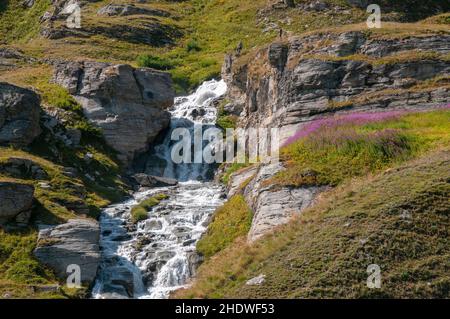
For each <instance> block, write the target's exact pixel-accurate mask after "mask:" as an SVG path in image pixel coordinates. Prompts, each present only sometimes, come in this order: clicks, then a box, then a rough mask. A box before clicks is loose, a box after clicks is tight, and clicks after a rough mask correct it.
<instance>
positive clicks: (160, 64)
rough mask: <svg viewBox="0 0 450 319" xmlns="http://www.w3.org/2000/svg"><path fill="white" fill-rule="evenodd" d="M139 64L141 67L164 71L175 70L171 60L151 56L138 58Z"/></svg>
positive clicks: (145, 55)
mask: <svg viewBox="0 0 450 319" xmlns="http://www.w3.org/2000/svg"><path fill="white" fill-rule="evenodd" d="M137 64H138V66H140V67H146V68H153V69H157V70H163V71H167V70H170V69H173V68H174V65H173V64H172V62H171V61H170V60H168V59H164V58H161V57H158V56H153V55H149V54H144V55H140V56H138V58H137Z"/></svg>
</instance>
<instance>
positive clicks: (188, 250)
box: [93, 80, 226, 298]
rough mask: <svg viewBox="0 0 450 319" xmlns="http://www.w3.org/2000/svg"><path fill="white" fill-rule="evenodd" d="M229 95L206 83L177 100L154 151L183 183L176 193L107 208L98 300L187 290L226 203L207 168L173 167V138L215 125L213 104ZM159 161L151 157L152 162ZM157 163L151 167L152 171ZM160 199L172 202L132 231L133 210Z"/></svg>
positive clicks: (103, 220) (139, 194) (164, 190)
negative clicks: (206, 236)
mask: <svg viewBox="0 0 450 319" xmlns="http://www.w3.org/2000/svg"><path fill="white" fill-rule="evenodd" d="M225 91H226V84H225V83H224V81H215V80H212V81H207V82H204V83H203V84H202V85H201V86H200V87H199V88H198V89H197V90H196V92H195V93H193V94H192V95H189V96H185V97H178V98H176V99H175V103H174V106H173V108H172V109H171V110H170V112H171V114H172V119H171V127H170V131H169V132H168V133H167V135H166V138H165V139H164V141H163V143H161V144H160V145H158V146H156V147H155V154H154V155H155V156H156V158H158V159H159V160H160V161H163V162H164V163H165V167H164V171H163V172H162V174H161V175H163V176H164V177H171V178H176V179H177V180H179V181H180V183H179V184H178V186H176V187H160V188H154V189H150V190H146V191H144V192H137V193H135V194H134V196H133V198H132V199H129V200H127V201H125V202H123V203H120V204H116V205H112V206H110V207H108V208H106V209H105V210H104V211H103V213H102V216H101V218H100V225H101V230H102V236H101V240H100V243H101V247H102V263H101V266H100V270H99V274H98V276H97V280H96V283H95V286H94V289H93V297H94V298H124V297H134V298H167V297H168V295H169V293H170V292H171V291H173V290H175V289H178V288H181V287H183V286H184V285H186V284H187V282H188V280H189V279H190V278H191V277H192V275H193V273H194V267H195V264H196V262H197V258H198V256H197V254H196V252H195V245H196V243H197V241H198V239H200V237H201V235H202V234H203V233H204V231H205V230H206V227H207V223H208V221H209V219H210V217H211V214H212V213H213V211H214V210H215V208H216V207H217V206H219V205H220V204H221V203H222V199H221V193H222V192H221V187H220V186H219V185H216V184H214V183H213V182H211V181H208V172H209V171H210V170H211V166H210V165H207V164H194V163H193V164H174V163H173V161H172V160H171V158H170V151H171V146H172V145H171V138H170V136H171V132H172V130H174V129H176V128H177V127H186V128H189V129H190V130H193V127H194V124H200V123H201V124H203V125H210V126H212V125H214V124H215V121H216V117H217V110H216V108H215V107H214V105H213V102H214V101H215V100H216V99H217V98H218V97H220V96H222V95H223V94H224V93H225ZM154 158H155V157H153V159H154ZM152 165H153V160H150V163H147V169H146V171H147V170H149V171H150V172H151V171H152V168H153V167H152ZM156 193H166V194H168V195H169V196H170V197H169V199H167V200H164V201H162V202H161V203H160V204H159V205H158V206H157V207H155V208H154V209H153V210H152V211H151V212H149V218H148V219H147V220H145V221H141V222H139V223H138V225H137V227H136V228H135V229H133V227H130V222H129V218H130V210H131V208H132V207H133V206H134V205H136V204H137V203H138V202H140V201H141V200H142V199H144V198H147V197H149V196H151V195H152V194H156Z"/></svg>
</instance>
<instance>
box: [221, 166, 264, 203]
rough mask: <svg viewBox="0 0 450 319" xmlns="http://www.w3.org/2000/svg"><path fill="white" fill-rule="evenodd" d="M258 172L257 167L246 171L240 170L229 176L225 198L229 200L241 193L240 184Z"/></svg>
mask: <svg viewBox="0 0 450 319" xmlns="http://www.w3.org/2000/svg"><path fill="white" fill-rule="evenodd" d="M257 171H258V167H257V166H251V167H249V168H247V169H244V170H240V171H238V172H235V173H233V174H231V175H230V178H229V182H228V185H227V188H228V193H227V197H228V198H231V197H232V196H234V195H236V194H237V193H239V191H241V187H242V184H243V183H244V182H246V181H247V180H248V179H249V178H251V177H252V176H254V175H255V174H256V172H257Z"/></svg>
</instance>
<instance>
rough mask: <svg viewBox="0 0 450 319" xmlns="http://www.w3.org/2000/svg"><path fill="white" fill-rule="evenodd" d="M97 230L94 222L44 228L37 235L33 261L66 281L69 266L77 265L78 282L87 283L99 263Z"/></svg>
mask: <svg viewBox="0 0 450 319" xmlns="http://www.w3.org/2000/svg"><path fill="white" fill-rule="evenodd" d="M99 238H100V227H99V224H98V223H97V222H96V221H94V220H89V219H71V220H69V221H68V222H67V223H65V224H62V225H58V226H53V227H47V228H44V229H42V230H41V231H40V232H39V237H38V244H37V248H36V249H35V251H34V255H35V256H36V258H37V259H38V260H39V261H40V262H41V263H43V264H45V265H47V266H48V267H50V268H51V269H53V270H54V271H55V273H56V275H57V276H58V278H60V279H61V280H66V279H67V277H68V276H69V275H70V273H68V272H67V271H68V266H69V265H78V266H80V270H81V274H80V275H81V282H82V283H84V284H87V285H89V284H91V283H92V282H93V281H94V279H95V276H96V274H97V268H98V265H99V262H100V250H99Z"/></svg>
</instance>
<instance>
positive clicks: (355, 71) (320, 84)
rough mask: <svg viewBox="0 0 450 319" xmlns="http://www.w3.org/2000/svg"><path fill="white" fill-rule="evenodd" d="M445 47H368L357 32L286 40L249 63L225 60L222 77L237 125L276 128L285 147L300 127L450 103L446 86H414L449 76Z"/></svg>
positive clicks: (418, 42) (439, 42)
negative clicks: (339, 116) (358, 113)
mask: <svg viewBox="0 0 450 319" xmlns="http://www.w3.org/2000/svg"><path fill="white" fill-rule="evenodd" d="M449 40H450V37H449V36H431V37H417V38H415V37H409V38H406V39H403V40H373V39H369V38H367V36H366V35H365V34H364V33H363V32H346V33H341V34H328V35H323V34H321V35H312V36H306V37H292V38H289V39H286V40H283V41H280V42H275V43H272V44H271V45H269V46H268V47H266V48H264V49H262V50H260V51H258V52H257V53H256V54H255V55H254V56H251V57H243V58H241V59H236V58H234V57H232V56H228V57H227V58H226V59H225V64H224V67H223V70H222V74H223V77H224V79H225V80H226V81H227V84H228V86H229V94H228V97H229V99H230V100H231V101H232V103H233V104H234V107H235V108H237V109H243V111H242V113H241V119H240V126H242V127H280V128H281V140H282V141H283V140H285V139H286V138H287V137H289V136H290V135H292V134H293V133H294V132H295V131H296V130H297V129H298V128H300V127H301V126H302V124H304V123H305V122H307V121H310V120H312V119H316V118H318V117H323V116H327V115H331V114H334V113H336V112H345V111H354V110H374V111H376V110H381V109H384V108H392V109H394V108H395V109H413V108H427V107H433V106H439V105H442V104H445V103H448V102H449V100H450V99H449V95H450V94H449V88H448V85H446V83H444V84H442V85H437V86H429V87H426V86H422V87H421V88H419V87H418V85H419V84H421V83H423V81H426V80H429V79H432V78H435V77H437V76H444V75H448V74H449V72H450V62H449V61H448V58H446V57H445V55H446V54H448V53H449V52H450V45H449V43H450V41H449ZM411 53H414V55H415V58H414V57H413V55H411ZM246 59H253V61H254V63H251V64H248V63H247V61H245V60H246Z"/></svg>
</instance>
